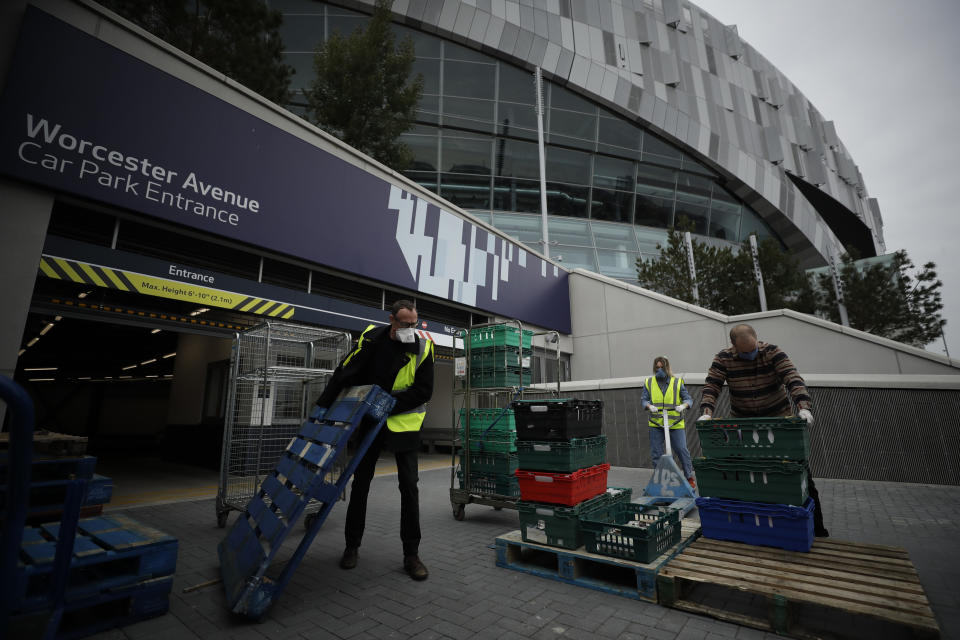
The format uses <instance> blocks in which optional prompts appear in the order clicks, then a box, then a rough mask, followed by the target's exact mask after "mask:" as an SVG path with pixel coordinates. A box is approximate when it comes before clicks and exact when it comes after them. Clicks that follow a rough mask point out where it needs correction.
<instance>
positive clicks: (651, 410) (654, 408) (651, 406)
mask: <svg viewBox="0 0 960 640" xmlns="http://www.w3.org/2000/svg"><path fill="white" fill-rule="evenodd" d="M647 411H649V412H650V413H660V409H657V408H656V407H655V406H653V405H652V404H648V405H647Z"/></svg>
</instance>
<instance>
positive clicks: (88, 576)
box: [4, 514, 178, 612]
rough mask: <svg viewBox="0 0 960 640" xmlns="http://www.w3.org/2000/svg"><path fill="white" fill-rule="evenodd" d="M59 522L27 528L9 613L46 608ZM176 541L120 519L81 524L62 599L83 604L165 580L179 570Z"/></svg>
mask: <svg viewBox="0 0 960 640" xmlns="http://www.w3.org/2000/svg"><path fill="white" fill-rule="evenodd" d="M59 534H60V524H59V523H50V524H45V525H42V526H39V527H26V528H24V530H23V538H22V540H21V543H20V564H19V566H18V567H17V571H16V573H15V575H14V578H13V583H12V584H11V585H8V587H5V589H4V591H5V594H4V597H9V598H12V610H14V611H20V612H26V611H32V610H38V609H43V608H44V607H47V606H49V600H48V592H49V588H50V582H51V577H52V572H53V568H54V558H55V555H56V550H57V540H58V538H59ZM177 548H178V542H177V539H176V538H173V537H171V536H169V535H167V534H165V533H163V532H162V531H158V530H157V529H154V528H152V527H148V526H146V525H143V524H140V523H139V522H137V521H136V520H134V519H132V518H130V517H128V516H125V515H122V514H118V515H110V516H102V517H98V518H87V519H84V520H80V521H79V523H78V524H77V531H76V538H75V540H74V544H73V554H72V556H71V559H70V566H69V569H68V572H67V578H66V592H65V601H66V602H67V603H68V604H69V603H72V602H77V601H82V600H84V599H86V598H90V597H94V596H96V595H97V594H102V593H106V592H109V591H113V590H115V589H117V588H118V587H124V586H128V585H131V584H136V583H141V582H143V581H145V580H148V579H151V578H157V577H162V576H169V575H172V574H173V573H174V571H175V570H176V567H177Z"/></svg>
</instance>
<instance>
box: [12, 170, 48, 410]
mask: <svg viewBox="0 0 960 640" xmlns="http://www.w3.org/2000/svg"><path fill="white" fill-rule="evenodd" d="M0 203H2V204H0V274H2V276H3V277H2V278H0V300H2V301H3V313H0V375H4V376H7V377H8V378H13V372H14V370H15V369H16V368H17V358H18V356H17V353H18V352H19V351H20V346H21V343H22V341H23V326H24V323H25V322H26V319H27V313H28V312H29V311H30V299H31V298H32V297H33V285H34V283H35V282H36V280H37V265H38V264H39V263H40V253H41V251H42V250H43V239H44V237H45V236H46V235H47V225H48V224H49V222H50V211H51V209H52V208H53V194H52V193H50V192H41V191H39V190H37V189H34V188H33V187H29V186H27V185H23V184H19V183H15V182H11V181H10V180H7V179H5V178H0ZM5 412H6V404H4V403H2V402H0V424H3V417H4V414H5Z"/></svg>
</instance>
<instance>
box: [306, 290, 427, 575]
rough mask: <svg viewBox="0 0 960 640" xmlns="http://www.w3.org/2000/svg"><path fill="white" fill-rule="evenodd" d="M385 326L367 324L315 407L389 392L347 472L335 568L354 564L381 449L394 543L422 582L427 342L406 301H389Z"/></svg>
mask: <svg viewBox="0 0 960 640" xmlns="http://www.w3.org/2000/svg"><path fill="white" fill-rule="evenodd" d="M391 311H392V313H391V314H390V324H389V325H388V326H385V327H377V326H375V325H370V326H369V327H367V328H366V330H364V332H363V333H362V334H361V335H360V339H359V341H358V342H357V346H356V348H355V349H354V350H353V351H352V352H351V353H350V354H349V355H348V356H347V357H346V358H344V359H343V362H341V363H340V365H339V366H338V367H337V369H336V371H334V372H333V376H332V377H331V378H330V381H329V382H328V383H327V387H326V389H324V391H323V393H322V394H321V395H320V397H319V398H318V399H317V406H319V407H323V408H327V407H329V406H330V405H331V404H332V403H333V402H334V400H336V398H337V395H339V393H340V391H342V390H343V389H344V388H346V387H354V386H359V385H367V384H375V385H377V386H379V387H380V388H382V389H389V390H390V391H391V392H392V394H393V396H394V397H395V398H396V399H397V404H396V405H395V406H394V407H393V411H391V412H390V416H389V417H388V418H387V424H386V426H385V427H384V428H383V429H381V430H380V434H379V435H378V436H377V438H376V439H375V440H374V441H373V444H371V445H370V448H369V449H368V450H367V453H366V454H365V455H364V457H363V460H361V461H360V464H358V465H357V469H356V471H355V472H354V474H353V484H352V489H351V491H350V504H349V506H348V507H347V522H346V526H345V527H344V535H345V538H346V549H344V552H343V557H342V558H340V568H342V569H353V568H354V567H356V566H357V555H358V554H357V551H358V549H359V547H360V540H361V538H363V528H364V524H365V522H366V519H367V494H368V493H369V492H370V481H371V480H373V474H374V471H375V470H376V465H377V459H378V458H379V457H380V451H381V449H382V448H384V447H386V448H387V450H388V451H392V452H393V453H394V456H395V457H396V460H397V476H398V480H399V484H400V540H401V542H403V568H404V570H406V572H407V573H408V574H409V575H410V577H411V578H413V579H414V580H426V579H427V575H428V573H427V568H426V567H425V566H424V564H423V562H421V561H420V556H419V555H418V553H419V548H420V498H419V491H418V489H417V481H418V479H419V478H418V475H417V452H418V450H419V449H420V427H421V425H423V419H424V417H425V416H426V414H427V407H426V403H427V401H428V400H430V397H431V396H432V395H433V341H431V340H429V339H427V338H422V337H420V336H418V335H417V333H416V331H415V329H414V328H415V327H416V326H417V309H416V307H415V306H414V304H413V302H411V301H409V300H397V301H396V302H395V303H393V307H392V309H391Z"/></svg>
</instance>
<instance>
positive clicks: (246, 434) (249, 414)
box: [216, 322, 351, 527]
mask: <svg viewBox="0 0 960 640" xmlns="http://www.w3.org/2000/svg"><path fill="white" fill-rule="evenodd" d="M350 345H351V338H350V334H349V333H347V332H344V331H336V330H332V329H322V328H319V327H311V326H305V325H297V324H291V323H283V322H266V323H263V324H260V325H257V326H256V327H253V328H251V329H248V330H247V331H244V332H243V333H239V334H237V335H236V337H235V339H234V346H233V353H232V362H231V371H230V389H229V397H228V400H227V403H228V406H227V416H226V424H225V425H224V435H223V451H222V454H221V459H220V485H219V487H218V491H217V503H216V511H217V524H218V525H220V526H221V527H222V526H225V525H226V520H227V515H228V514H229V512H230V510H231V509H235V510H238V511H242V510H243V509H245V508H246V506H247V503H248V502H249V501H250V498H252V497H253V496H254V495H255V494H256V492H257V490H258V488H259V486H260V482H261V481H262V480H263V478H264V476H265V475H267V474H268V473H270V472H271V471H272V470H273V468H274V467H275V466H276V464H277V461H278V460H279V459H280V456H281V454H282V453H283V451H284V449H285V448H286V446H287V444H288V443H289V442H290V439H291V438H293V437H294V436H295V435H296V434H297V430H298V429H299V428H300V425H301V424H302V423H303V421H304V420H306V418H307V415H308V414H309V412H310V408H311V407H312V405H313V403H314V401H315V400H316V399H317V397H319V395H320V393H321V392H322V391H323V389H324V387H326V384H327V381H328V380H329V379H330V376H331V375H332V374H333V370H334V369H335V368H336V366H337V364H338V363H339V362H340V361H341V360H342V359H343V358H344V357H345V356H346V355H347V352H348V351H349V349H350ZM319 506H320V505H319V504H316V505H310V506H309V507H308V509H307V512H308V513H310V512H315V511H316V510H317V509H319Z"/></svg>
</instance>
